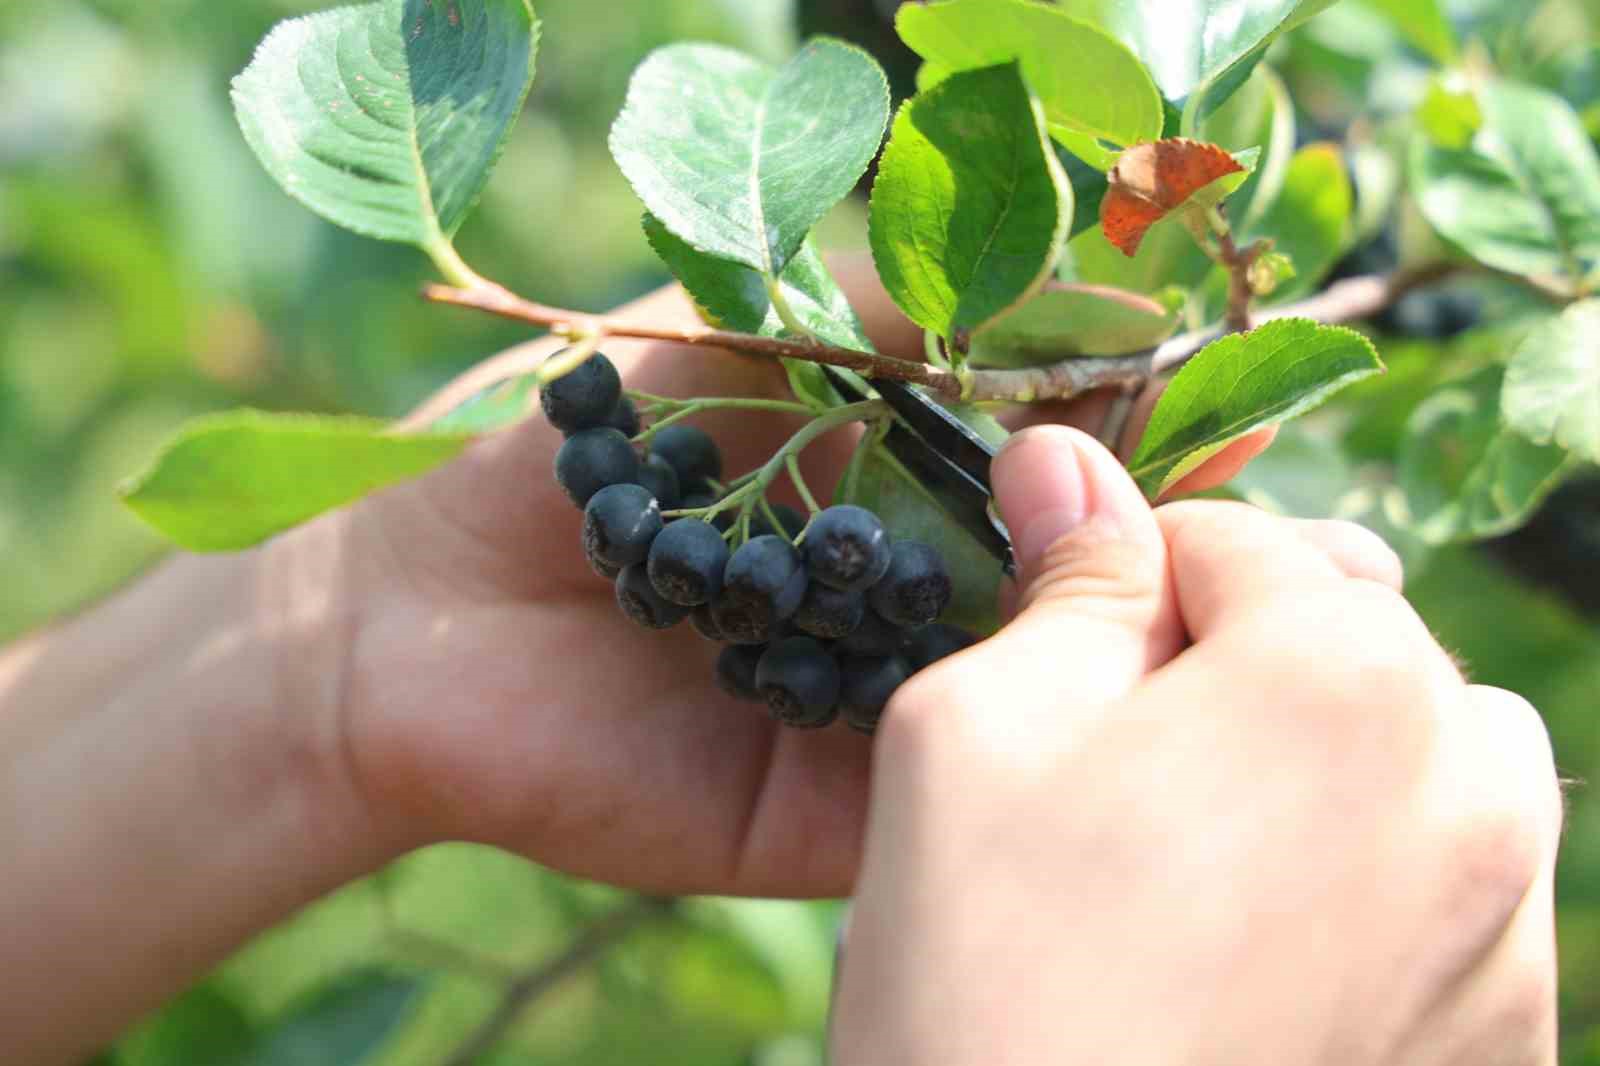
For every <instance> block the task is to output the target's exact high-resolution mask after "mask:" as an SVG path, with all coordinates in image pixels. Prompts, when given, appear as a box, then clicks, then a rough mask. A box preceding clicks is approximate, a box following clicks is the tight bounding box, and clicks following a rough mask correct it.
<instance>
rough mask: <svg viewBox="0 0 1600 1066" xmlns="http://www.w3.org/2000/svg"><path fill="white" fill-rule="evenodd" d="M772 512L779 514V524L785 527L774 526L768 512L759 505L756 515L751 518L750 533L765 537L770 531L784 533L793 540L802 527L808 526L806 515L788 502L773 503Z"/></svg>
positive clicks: (753, 535) (754, 535)
mask: <svg viewBox="0 0 1600 1066" xmlns="http://www.w3.org/2000/svg"><path fill="white" fill-rule="evenodd" d="M772 513H773V514H775V515H777V516H778V525H780V526H782V527H783V528H782V529H778V528H776V527H774V526H773V524H772V520H771V519H769V518H768V517H767V514H766V512H765V511H764V510H762V509H761V508H760V507H757V508H756V513H755V515H754V516H753V517H751V519H750V535H751V536H752V537H764V536H766V535H767V534H768V533H782V534H784V535H785V536H786V538H787V539H789V540H793V539H794V538H796V537H798V536H799V535H800V531H801V530H802V529H804V528H806V516H805V515H803V514H801V513H800V512H799V511H796V510H795V509H794V508H793V507H790V506H789V505H788V504H786V503H775V504H772Z"/></svg>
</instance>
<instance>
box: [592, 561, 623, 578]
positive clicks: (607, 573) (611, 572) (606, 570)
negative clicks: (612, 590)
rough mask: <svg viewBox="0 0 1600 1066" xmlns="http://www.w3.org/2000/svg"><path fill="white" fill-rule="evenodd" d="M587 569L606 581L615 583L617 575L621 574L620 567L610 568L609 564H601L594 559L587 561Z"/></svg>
mask: <svg viewBox="0 0 1600 1066" xmlns="http://www.w3.org/2000/svg"><path fill="white" fill-rule="evenodd" d="M589 569H590V570H593V571H594V572H595V574H596V575H597V576H599V577H603V578H605V579H606V580H607V581H615V580H616V579H617V575H618V574H620V573H622V567H620V566H612V565H611V564H610V563H605V562H601V561H600V560H599V559H595V558H590V559H589Z"/></svg>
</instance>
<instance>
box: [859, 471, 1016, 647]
mask: <svg viewBox="0 0 1600 1066" xmlns="http://www.w3.org/2000/svg"><path fill="white" fill-rule="evenodd" d="M839 498H840V499H843V497H842V496H841V497H839ZM851 502H853V503H857V504H860V505H861V506H862V507H866V508H869V509H870V510H872V511H873V512H875V513H876V514H877V515H878V517H879V518H881V519H883V522H884V525H886V526H888V527H889V528H890V529H892V530H894V535H895V537H896V538H898V539H903V540H919V541H922V542H923V543H924V544H928V545H931V546H933V547H935V548H937V549H938V550H939V552H940V553H941V554H942V555H943V556H944V561H945V565H946V566H947V567H948V568H949V570H950V576H951V577H952V579H953V580H954V581H955V597H954V599H952V600H951V603H950V606H949V608H947V609H946V611H945V613H944V615H943V617H942V618H941V621H945V622H948V623H950V624H951V625H957V626H962V627H964V628H966V629H970V630H972V631H973V632H975V633H980V634H989V633H993V632H994V631H995V630H996V629H998V628H999V627H1000V619H999V614H998V610H999V595H1000V579H1001V576H1002V575H1001V571H1000V564H999V563H998V562H997V561H996V560H995V558H994V556H992V555H990V554H989V553H988V552H987V551H985V550H984V549H983V546H982V545H980V544H979V543H978V542H977V541H976V540H973V539H972V537H971V535H970V534H968V533H967V531H966V530H964V529H962V528H961V527H960V526H959V525H957V524H956V523H955V522H954V521H952V520H951V519H950V516H949V515H947V514H946V513H945V512H944V509H943V508H941V507H940V506H939V503H938V500H937V499H936V498H935V497H934V495H933V494H932V492H930V491H929V490H928V488H927V487H926V486H925V485H923V484H922V483H921V482H919V481H918V480H917V479H916V478H915V477H914V476H912V474H911V472H910V471H908V470H907V469H906V468H905V467H904V466H902V465H901V464H900V461H899V460H898V459H896V458H895V457H894V456H893V455H892V454H890V452H889V451H888V450H886V449H885V448H883V447H882V446H878V447H874V448H872V449H871V450H869V451H868V452H867V456H866V459H865V460H864V461H863V462H862V464H861V474H860V480H859V481H858V483H857V487H856V493H855V495H854V496H853V497H852V498H851Z"/></svg>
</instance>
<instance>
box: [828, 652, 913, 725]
mask: <svg viewBox="0 0 1600 1066" xmlns="http://www.w3.org/2000/svg"><path fill="white" fill-rule="evenodd" d="M839 676H840V682H839V716H840V717H841V718H843V719H844V720H845V722H846V723H847V724H848V725H849V726H850V728H851V729H855V730H858V731H859V732H862V733H873V732H876V731H877V728H878V719H879V718H881V717H883V709H884V708H885V707H887V706H888V705H889V698H890V697H891V696H893V695H894V693H895V690H896V689H898V688H899V687H900V686H901V685H903V684H905V681H906V678H908V677H910V676H911V667H910V665H909V664H908V663H907V662H906V661H905V660H904V659H902V658H901V657H900V656H898V655H891V656H889V657H887V658H861V657H858V656H853V655H852V656H846V657H844V658H842V659H840V660H839Z"/></svg>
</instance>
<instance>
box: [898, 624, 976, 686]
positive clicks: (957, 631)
mask: <svg viewBox="0 0 1600 1066" xmlns="http://www.w3.org/2000/svg"><path fill="white" fill-rule="evenodd" d="M976 643H978V638H977V637H976V636H974V635H973V634H971V633H968V632H967V631H966V630H965V629H962V628H960V627H959V626H951V625H945V624H944V623H942V622H935V623H934V624H933V625H931V626H923V627H922V628H921V629H916V630H912V632H911V634H910V636H908V637H907V638H906V644H905V656H906V659H907V660H909V661H910V663H911V670H912V672H913V673H915V672H916V671H918V670H923V669H926V668H927V667H929V666H932V665H933V664H934V663H936V662H938V661H939V660H940V659H943V658H945V657H946V656H948V655H954V654H955V653H956V652H958V651H961V650H963V649H965V648H970V647H972V646H973V645H974V644H976Z"/></svg>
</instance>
